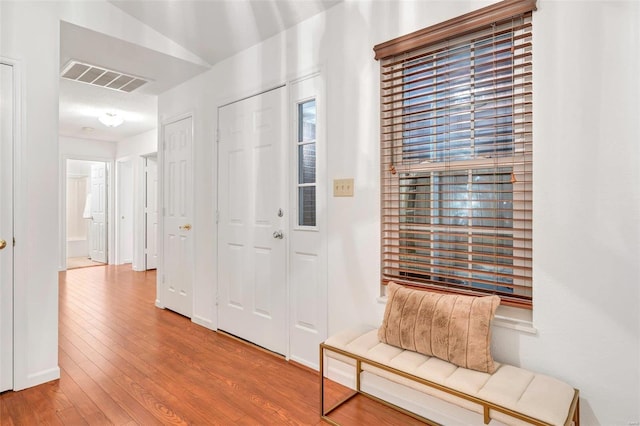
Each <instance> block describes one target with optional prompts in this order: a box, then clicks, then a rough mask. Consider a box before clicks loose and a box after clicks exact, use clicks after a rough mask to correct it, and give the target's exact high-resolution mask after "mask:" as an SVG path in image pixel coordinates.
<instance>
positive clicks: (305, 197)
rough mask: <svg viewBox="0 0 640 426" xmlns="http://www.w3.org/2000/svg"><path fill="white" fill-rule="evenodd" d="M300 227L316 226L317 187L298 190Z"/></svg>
mask: <svg viewBox="0 0 640 426" xmlns="http://www.w3.org/2000/svg"><path fill="white" fill-rule="evenodd" d="M298 225H299V226H316V187H315V186H304V187H302V188H298Z"/></svg>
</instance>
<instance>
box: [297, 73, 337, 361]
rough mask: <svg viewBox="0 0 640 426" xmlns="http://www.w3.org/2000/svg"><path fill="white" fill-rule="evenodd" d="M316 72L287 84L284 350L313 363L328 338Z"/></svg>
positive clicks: (323, 152) (322, 145)
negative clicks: (286, 311) (286, 333)
mask: <svg viewBox="0 0 640 426" xmlns="http://www.w3.org/2000/svg"><path fill="white" fill-rule="evenodd" d="M323 93H324V92H323V91H322V80H321V76H320V75H315V76H311V77H308V78H305V79H301V80H298V81H297V82H295V83H293V84H292V85H291V86H290V102H289V106H290V110H289V111H290V114H291V115H290V116H291V118H292V120H291V123H292V126H291V127H290V129H291V133H290V135H291V137H290V140H292V141H293V143H291V144H290V152H291V157H292V158H293V161H292V162H291V163H292V164H293V168H292V169H293V170H294V171H295V172H294V173H292V175H293V176H292V177H291V184H292V187H293V188H296V189H295V190H293V191H291V194H290V196H291V198H290V202H291V206H292V207H293V214H292V225H293V226H292V229H291V235H290V238H289V265H290V269H289V271H290V274H291V275H290V278H289V286H290V294H289V302H290V304H289V352H290V353H289V356H290V359H292V360H294V361H296V362H298V363H300V364H303V365H306V366H308V367H310V368H314V369H318V367H319V362H318V361H319V359H318V345H319V344H320V343H321V342H323V341H324V340H325V339H326V338H327V321H328V320H327V218H326V214H325V212H326V210H327V209H326V199H327V198H326V197H327V185H326V182H327V166H326V161H325V159H326V158H327V144H326V137H325V134H326V132H325V129H326V126H325V123H326V120H325V118H324V117H325V114H324V112H325V109H324V98H323V96H322V95H323Z"/></svg>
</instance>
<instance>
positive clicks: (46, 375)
mask: <svg viewBox="0 0 640 426" xmlns="http://www.w3.org/2000/svg"><path fill="white" fill-rule="evenodd" d="M59 378H60V367H54V368H50V369H48V370H43V371H40V372H37V373H34V374H29V375H28V376H27V378H26V379H25V381H24V382H21V381H20V380H15V382H14V388H13V390H14V391H20V390H23V389H27V388H30V387H33V386H38V385H41V384H43V383H47V382H50V381H52V380H58V379H59Z"/></svg>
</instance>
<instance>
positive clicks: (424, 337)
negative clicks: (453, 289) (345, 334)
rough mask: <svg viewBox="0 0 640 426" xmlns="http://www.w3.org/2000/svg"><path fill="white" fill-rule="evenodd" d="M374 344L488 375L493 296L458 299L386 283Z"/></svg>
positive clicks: (495, 301)
mask: <svg viewBox="0 0 640 426" xmlns="http://www.w3.org/2000/svg"><path fill="white" fill-rule="evenodd" d="M387 297H388V299H387V306H386V308H385V311H384V319H383V321H382V326H380V328H379V329H378V339H379V340H380V341H381V342H384V343H387V344H389V345H393V346H398V347H401V348H403V349H408V350H412V351H415V352H420V353H422V354H424V355H429V356H435V357H437V358H440V359H443V360H445V361H449V362H450V363H452V364H455V365H457V366H460V367H464V368H470V369H472V370H477V371H482V372H485V373H493V372H494V371H495V366H494V364H493V358H492V357H491V320H492V319H493V316H494V314H495V312H496V308H497V307H498V305H499V304H500V298H499V297H498V296H481V297H474V296H460V295H454V294H442V293H434V292H430V291H424V290H415V289H410V288H407V287H403V286H401V285H398V284H396V283H393V282H390V283H389V284H388V285H387Z"/></svg>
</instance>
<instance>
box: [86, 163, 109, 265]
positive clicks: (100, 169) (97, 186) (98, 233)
mask: <svg viewBox="0 0 640 426" xmlns="http://www.w3.org/2000/svg"><path fill="white" fill-rule="evenodd" d="M90 240H91V250H90V255H91V260H93V261H96V262H103V263H106V262H107V166H106V164H92V165H91V231H90Z"/></svg>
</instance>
